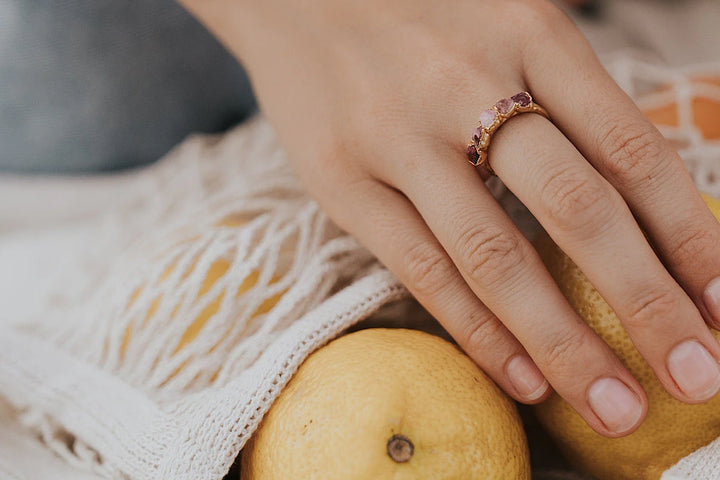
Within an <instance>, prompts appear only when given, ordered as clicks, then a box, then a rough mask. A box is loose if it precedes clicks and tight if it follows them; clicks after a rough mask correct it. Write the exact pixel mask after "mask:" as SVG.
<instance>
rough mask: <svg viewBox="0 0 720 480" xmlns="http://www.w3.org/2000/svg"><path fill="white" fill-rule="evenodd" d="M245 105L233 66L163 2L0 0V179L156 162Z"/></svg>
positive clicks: (240, 76) (241, 78) (246, 88)
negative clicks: (1, 176)
mask: <svg viewBox="0 0 720 480" xmlns="http://www.w3.org/2000/svg"><path fill="white" fill-rule="evenodd" d="M254 108H255V104H254V100H253V97H252V92H251V90H250V85H249V82H248V79H247V77H246V76H245V74H244V72H243V70H242V68H241V67H240V66H239V64H238V63H237V62H236V60H234V59H233V58H232V57H231V56H230V55H229V54H228V53H227V52H226V51H225V50H224V49H223V47H222V46H220V44H219V43H218V42H217V41H216V40H215V39H214V38H213V37H212V36H211V35H210V34H209V33H208V32H207V31H206V30H205V29H204V28H203V27H202V26H201V25H200V24H199V23H198V22H197V21H196V20H194V19H193V18H192V17H191V16H190V15H189V14H188V13H187V12H185V10H183V8H182V7H181V6H179V5H178V4H176V3H175V2H174V1H173V0H142V1H141V0H115V1H108V0H0V170H2V171H9V170H12V171H23V172H50V173H59V172H64V173H80V172H92V171H103V170H114V169H120V168H126V167H132V166H136V165H141V164H145V163H148V162H152V161H153V160H156V159H158V158H159V157H161V156H162V155H163V154H165V153H166V152H167V151H168V149H170V148H171V147H172V146H173V145H175V144H177V143H178V142H180V141H181V140H182V139H183V138H184V137H185V136H186V135H187V134H189V133H191V132H195V131H204V132H213V131H221V130H223V129H225V128H227V127H228V126H230V125H232V124H233V123H235V122H237V121H239V120H241V119H242V118H244V117H246V116H247V115H248V114H249V113H251V112H252V111H253V110H254Z"/></svg>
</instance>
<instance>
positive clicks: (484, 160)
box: [466, 92, 550, 175]
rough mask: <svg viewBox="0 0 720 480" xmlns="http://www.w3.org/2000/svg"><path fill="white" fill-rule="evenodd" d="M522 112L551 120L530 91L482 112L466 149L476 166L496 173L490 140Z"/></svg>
mask: <svg viewBox="0 0 720 480" xmlns="http://www.w3.org/2000/svg"><path fill="white" fill-rule="evenodd" d="M521 113H539V114H540V115H542V116H543V117H545V118H547V119H548V120H550V115H548V113H547V110H545V109H544V108H543V107H541V106H540V105H538V104H536V103H535V102H533V99H532V96H531V95H530V94H529V93H528V92H520V93H518V94H517V95H513V96H512V97H510V98H503V99H502V100H498V101H497V103H495V105H493V106H492V108H489V109H487V110H484V111H483V112H482V113H481V114H480V119H479V121H478V124H479V125H478V127H477V128H476V129H475V131H474V132H473V136H472V142H470V143H469V144H468V146H467V150H466V153H467V157H468V160H469V161H470V163H471V164H473V165H474V166H476V167H477V166H483V167H485V168H486V169H487V170H488V171H489V172H490V174H491V175H495V171H494V170H493V169H492V167H491V166H490V163H489V162H488V149H489V148H490V140H492V136H493V134H495V132H497V131H498V129H499V128H500V127H502V125H503V124H504V123H505V122H507V121H508V120H509V119H511V118H512V117H514V116H515V115H519V114H521Z"/></svg>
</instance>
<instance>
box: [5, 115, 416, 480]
mask: <svg viewBox="0 0 720 480" xmlns="http://www.w3.org/2000/svg"><path fill="white" fill-rule="evenodd" d="M137 175H138V177H137V181H136V182H130V186H131V187H130V188H128V195H133V196H134V197H135V198H133V199H132V201H130V202H126V203H125V207H123V208H121V209H118V210H117V211H115V212H112V213H111V214H110V215H107V216H105V217H104V218H102V219H101V220H100V221H99V222H98V223H97V225H95V227H94V228H90V229H89V231H90V232H91V233H90V234H89V235H88V238H87V240H88V241H87V242H85V243H84V245H83V249H82V251H78V252H76V255H77V259H78V260H77V265H76V267H77V268H76V269H69V270H68V271H66V272H64V274H65V275H64V278H62V277H63V276H59V277H58V278H59V280H61V282H59V283H58V285H57V289H56V290H55V293H54V294H53V295H52V296H49V297H48V298H45V299H38V301H45V302H47V305H46V308H45V310H44V311H45V313H43V314H42V315H37V316H36V317H35V318H33V319H23V320H22V321H16V322H13V324H14V326H12V327H5V328H4V329H3V330H2V331H0V392H2V395H4V396H6V397H7V399H8V400H9V401H10V403H11V404H12V405H13V406H14V407H15V408H16V409H18V410H19V411H20V419H21V421H22V422H23V423H24V424H25V425H26V426H29V427H31V428H33V429H35V430H36V431H37V432H38V433H39V434H40V435H41V437H42V438H43V440H44V441H45V442H46V444H47V445H49V446H50V447H51V448H53V449H54V450H55V451H56V452H58V453H59V454H61V455H62V456H63V457H64V458H66V459H67V460H68V461H70V462H72V463H75V464H77V465H81V466H85V467H89V468H91V469H93V470H95V471H96V472H97V473H99V474H101V475H105V476H109V477H115V478H132V479H148V480H149V479H158V478H173V479H193V480H200V479H208V480H211V479H212V480H217V479H221V478H222V477H223V476H224V475H225V474H226V473H227V471H228V469H229V468H230V466H231V464H232V463H233V461H234V459H235V457H236V456H237V454H238V452H239V451H240V449H241V448H242V446H243V445H244V443H245V442H246V441H247V439H248V438H249V436H250V435H251V433H252V432H253V430H254V429H255V428H256V426H257V424H258V422H259V421H260V419H261V417H262V415H263V414H264V412H265V411H266V410H267V409H268V408H269V406H270V404H271V402H272V401H273V400H274V398H275V397H276V396H277V395H278V394H279V392H280V390H281V389H282V387H283V386H284V385H285V383H286V382H287V381H288V380H289V378H290V376H291V375H292V373H293V372H294V371H295V369H296V368H297V367H298V366H299V364H300V363H301V362H302V361H303V360H304V359H305V358H306V356H307V355H308V354H309V353H310V352H312V351H313V350H314V349H316V348H317V347H318V346H320V345H322V344H323V343H325V342H327V341H328V340H329V339H331V338H333V337H335V336H337V335H338V334H339V333H340V332H341V331H343V330H344V329H346V328H347V327H349V326H350V325H352V324H354V323H355V322H357V321H359V320H361V319H363V318H365V317H367V316H368V315H369V314H371V313H372V312H374V311H375V310H377V309H378V308H379V307H380V306H381V305H383V304H385V303H387V302H389V301H391V300H395V299H399V298H401V297H403V296H405V290H404V289H403V288H402V287H401V286H400V285H399V284H398V282H397V280H396V279H395V278H394V277H393V276H392V275H391V274H390V273H389V272H387V271H386V270H385V269H383V268H381V267H380V266H379V265H378V263H377V261H376V260H375V259H374V258H373V257H372V256H371V255H370V254H369V253H368V252H367V251H366V250H365V249H363V248H361V247H360V245H359V244H358V243H357V242H356V241H355V240H354V239H353V238H351V237H349V236H348V235H347V234H345V233H343V232H342V231H340V230H339V229H338V228H337V227H336V226H335V225H334V224H333V223H332V222H330V221H329V220H328V218H327V216H326V215H325V214H324V213H323V212H322V211H321V210H320V208H319V207H318V205H317V204H316V203H315V202H314V201H312V200H311V199H310V198H309V197H308V196H307V195H306V193H305V192H304V190H303V189H302V188H301V186H300V184H299V182H298V180H297V178H296V177H295V176H294V175H293V174H292V172H291V169H290V168H289V166H288V164H287V162H286V160H285V157H284V155H283V154H282V152H281V151H280V148H279V147H278V146H277V142H276V141H275V139H274V137H273V135H272V132H271V129H270V127H269V126H268V125H267V123H266V122H265V121H264V120H262V119H259V118H258V119H255V120H252V121H250V122H249V123H247V124H246V125H244V126H242V127H240V128H238V129H236V130H235V131H233V132H232V133H230V134H228V135H226V136H224V137H222V138H220V137H196V138H194V139H192V140H189V141H188V142H186V143H185V144H184V145H183V146H182V147H180V148H179V149H177V151H175V152H174V153H173V154H171V155H170V156H169V157H168V158H167V159H165V160H163V161H162V162H161V163H160V164H158V165H156V166H154V167H151V168H149V169H147V170H145V171H143V172H141V173H139V174H137ZM61 283H62V284H61Z"/></svg>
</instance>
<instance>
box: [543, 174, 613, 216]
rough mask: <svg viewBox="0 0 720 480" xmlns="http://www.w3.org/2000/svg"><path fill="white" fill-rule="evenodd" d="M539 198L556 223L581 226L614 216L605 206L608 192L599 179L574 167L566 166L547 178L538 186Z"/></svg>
mask: <svg viewBox="0 0 720 480" xmlns="http://www.w3.org/2000/svg"><path fill="white" fill-rule="evenodd" d="M540 198H541V202H542V204H543V205H545V208H547V211H548V215H549V216H550V218H551V219H552V220H553V221H554V222H555V223H557V224H558V225H560V226H566V227H570V226H578V227H585V226H586V224H587V222H589V221H593V222H596V223H598V222H599V221H601V220H602V219H606V218H607V217H614V214H615V209H609V208H607V207H608V204H609V203H611V201H612V200H613V198H612V192H610V191H609V189H608V188H607V187H605V186H604V185H603V184H602V183H601V182H599V181H598V180H597V179H594V178H592V177H591V176H589V175H588V174H587V172H585V171H583V169H581V168H578V167H576V166H571V167H566V168H564V169H563V170H560V171H558V172H556V173H555V174H552V175H550V176H549V177H548V180H547V181H546V182H545V184H544V185H543V186H542V187H541V191H540Z"/></svg>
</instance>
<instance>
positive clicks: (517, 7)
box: [506, 0, 567, 32]
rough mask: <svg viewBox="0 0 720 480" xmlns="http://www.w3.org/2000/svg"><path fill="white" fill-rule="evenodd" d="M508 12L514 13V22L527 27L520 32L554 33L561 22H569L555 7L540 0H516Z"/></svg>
mask: <svg viewBox="0 0 720 480" xmlns="http://www.w3.org/2000/svg"><path fill="white" fill-rule="evenodd" d="M506 11H508V12H512V19H513V22H515V23H516V24H517V23H520V24H521V25H522V27H525V28H524V29H521V30H520V31H523V30H525V31H530V32H554V31H556V30H557V27H558V24H559V23H560V22H564V21H565V20H567V16H566V15H564V14H563V13H562V10H560V9H559V8H557V7H556V6H555V5H552V4H551V3H550V2H544V1H538V0H515V1H514V2H513V5H512V8H508V9H507V10H506Z"/></svg>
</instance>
